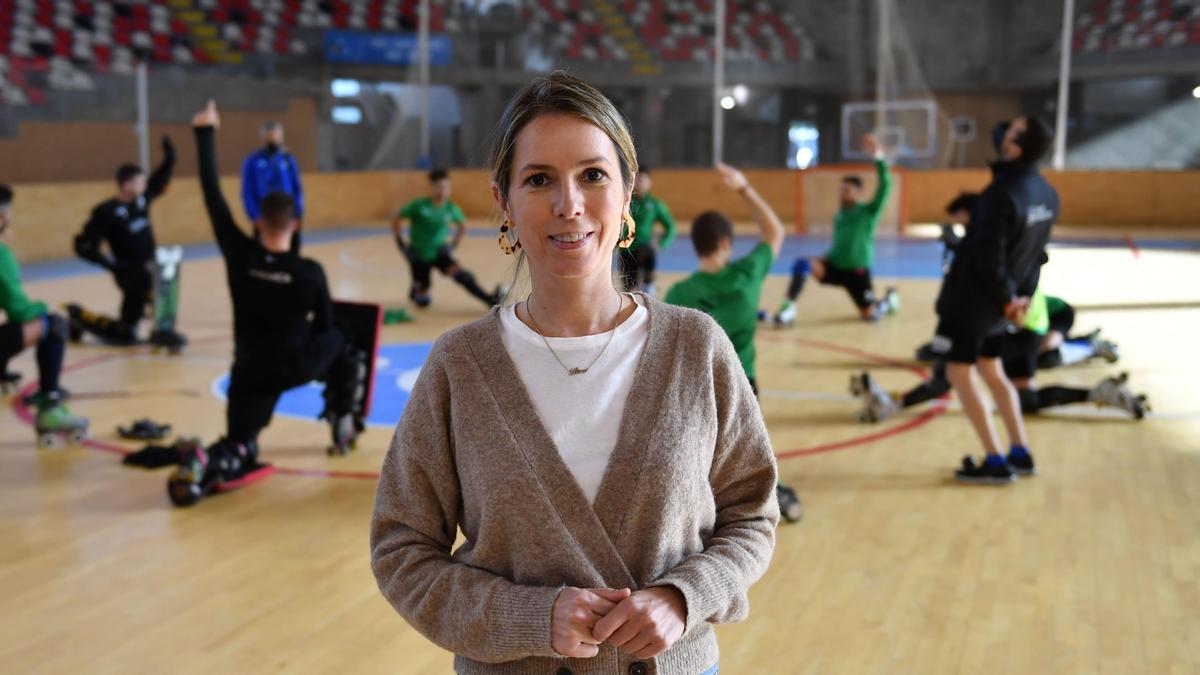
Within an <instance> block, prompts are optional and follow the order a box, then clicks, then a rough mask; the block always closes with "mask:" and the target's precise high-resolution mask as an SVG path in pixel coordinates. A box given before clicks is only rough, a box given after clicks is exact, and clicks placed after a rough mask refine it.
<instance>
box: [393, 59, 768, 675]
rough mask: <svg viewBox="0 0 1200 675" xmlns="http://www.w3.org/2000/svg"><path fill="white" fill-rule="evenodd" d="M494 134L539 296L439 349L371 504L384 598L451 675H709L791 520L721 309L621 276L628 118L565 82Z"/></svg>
mask: <svg viewBox="0 0 1200 675" xmlns="http://www.w3.org/2000/svg"><path fill="white" fill-rule="evenodd" d="M497 136H498V138H497V141H496V144H495V147H494V148H493V151H492V157H491V160H492V161H491V167H492V178H493V185H492V192H493V195H494V196H495V198H496V201H497V204H498V205H499V208H500V210H501V211H502V212H503V214H504V218H505V224H504V225H502V226H501V228H500V232H501V234H500V245H501V248H502V249H503V250H505V251H506V252H508V253H516V254H518V255H519V256H520V257H521V262H522V263H527V264H528V268H529V275H530V282H531V287H532V292H531V293H530V295H529V297H528V299H526V300H525V301H524V302H521V303H519V304H517V305H515V306H508V307H504V308H500V309H497V310H493V311H492V313H490V314H489V315H488V316H487V317H486V318H484V319H482V320H480V321H477V322H475V323H473V324H470V325H467V326H464V327H462V328H459V329H456V330H454V331H451V332H449V333H447V334H446V335H443V336H442V337H441V338H440V339H439V340H438V342H437V344H436V345H435V346H434V348H433V351H432V353H431V354H430V355H429V358H428V360H427V361H426V363H425V366H424V368H423V369H422V371H421V376H420V378H419V379H418V381H417V384H416V386H415V387H414V388H413V391H412V396H411V397H410V399H409V402H408V406H407V408H406V409H405V412H404V415H403V417H402V419H401V420H400V424H399V426H398V427H397V429H396V434H395V437H394V438H393V440H392V445H391V448H390V449H389V451H388V455H387V458H386V460H385V461H384V466H383V471H382V475H381V477H380V481H379V487H378V492H377V494H376V502H375V513H374V518H373V520H372V526H371V546H372V567H373V569H374V572H375V576H376V579H377V580H378V582H379V587H380V589H381V590H382V592H383V594H384V596H385V597H387V599H388V600H389V601H390V602H391V603H392V605H393V606H394V607H395V608H396V610H397V611H398V612H399V613H400V614H401V615H402V616H403V617H404V618H405V619H406V620H407V621H408V622H409V623H410V624H412V625H413V626H414V627H415V628H416V629H417V630H419V631H420V632H421V633H422V634H424V635H426V636H427V637H429V639H431V640H432V641H434V642H435V643H437V644H438V645H440V646H442V647H444V648H446V649H448V650H450V651H452V652H454V653H455V654H456V657H455V662H454V666H455V670H456V671H457V672H458V673H462V674H475V673H488V674H491V673H546V674H548V675H549V674H552V673H553V674H555V675H565V674H566V673H606V674H609V673H618V672H619V673H630V674H631V675H644V674H649V673H664V674H669V675H675V674H679V675H701V674H706V673H715V672H716V664H717V659H718V651H717V642H716V637H715V635H714V632H713V630H712V627H711V624H713V623H721V622H729V621H738V620H741V619H744V618H745V617H746V616H747V614H748V613H749V603H748V599H747V591H748V589H749V586H750V584H752V583H753V582H754V581H755V580H757V579H758V578H759V577H760V576H761V575H762V574H763V572H765V571H766V568H767V564H768V562H769V561H770V557H771V552H772V548H773V546H774V531H775V525H776V523H777V521H778V519H779V512H778V507H777V505H776V503H775V495H774V490H775V461H774V455H773V452H772V449H771V444H770V441H769V439H768V437H767V431H766V427H765V426H764V424H763V421H762V415H761V413H760V412H759V409H758V405H757V403H756V402H755V399H754V394H753V393H752V392H751V390H750V385H749V382H748V381H747V380H746V376H745V374H744V373H743V371H742V368H741V365H740V364H739V363H738V360H737V355H736V354H735V353H734V351H733V347H732V346H731V345H730V343H729V340H728V339H727V338H726V337H725V335H724V334H723V333H722V332H721V329H720V328H718V327H717V325H716V324H715V323H714V322H713V321H712V320H711V319H710V318H709V317H707V316H706V315H704V314H702V313H700V312H696V311H692V310H687V309H682V308H676V307H671V306H668V305H664V304H660V303H658V302H656V301H654V300H653V299H650V298H648V297H647V296H644V295H640V294H638V295H631V294H624V293H620V292H618V290H617V288H616V287H615V285H614V283H613V277H612V260H613V255H614V253H615V251H616V249H617V247H618V246H628V245H629V244H630V243H631V242H632V240H633V232H631V231H630V228H631V226H632V218H631V217H630V215H629V203H630V197H631V194H632V188H633V180H634V176H635V175H636V174H637V157H636V155H635V152H634V149H633V141H632V138H631V136H630V134H629V130H628V128H627V127H626V125H625V122H624V119H623V118H622V117H621V115H620V113H619V112H618V111H617V110H616V108H615V107H614V106H613V105H612V103H611V102H610V101H609V100H608V99H606V98H605V97H604V96H603V95H602V94H600V93H599V92H598V91H596V90H595V89H593V88H592V87H590V86H589V85H587V84H585V83H584V82H582V81H580V80H578V79H575V78H573V77H570V76H568V75H565V74H562V73H555V74H553V75H550V76H549V77H545V78H539V79H537V80H535V81H534V82H532V83H531V84H530V85H528V86H527V87H525V88H524V89H523V90H522V91H521V92H519V93H518V94H517V95H516V97H515V98H514V99H513V100H512V102H511V103H510V104H509V106H508V109H507V110H506V111H505V114H504V117H503V119H502V120H501V124H500V128H499V130H498V133H497ZM460 528H461V530H462V532H463V535H464V537H465V541H464V543H463V544H462V545H461V546H459V547H458V548H457V549H453V548H452V547H453V544H454V541H455V536H456V533H457V530H459V529H460Z"/></svg>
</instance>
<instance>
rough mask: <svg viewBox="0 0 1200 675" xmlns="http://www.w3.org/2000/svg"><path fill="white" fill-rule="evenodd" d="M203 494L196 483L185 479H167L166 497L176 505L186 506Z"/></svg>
mask: <svg viewBox="0 0 1200 675" xmlns="http://www.w3.org/2000/svg"><path fill="white" fill-rule="evenodd" d="M203 496H204V495H203V494H201V492H200V486H199V485H197V484H196V483H193V482H191V481H186V480H178V479H171V480H169V481H167V497H169V498H170V499H171V503H172V504H174V505H175V506H178V507H181V508H183V507H188V506H191V505H193V504H195V503H196V502H198V501H200V498H201V497H203Z"/></svg>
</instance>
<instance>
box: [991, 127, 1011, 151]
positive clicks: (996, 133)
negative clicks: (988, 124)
mask: <svg viewBox="0 0 1200 675" xmlns="http://www.w3.org/2000/svg"><path fill="white" fill-rule="evenodd" d="M1008 125H1009V122H1001V123H999V124H997V125H996V126H995V127H994V128H993V129H992V146H993V147H995V148H996V152H1000V146H1002V145H1004V137H1005V135H1007V134H1008Z"/></svg>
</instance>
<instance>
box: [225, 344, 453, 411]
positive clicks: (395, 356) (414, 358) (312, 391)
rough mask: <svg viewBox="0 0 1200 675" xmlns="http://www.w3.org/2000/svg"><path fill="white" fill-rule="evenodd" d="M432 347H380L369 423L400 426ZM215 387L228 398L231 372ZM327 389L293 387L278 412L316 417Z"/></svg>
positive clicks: (316, 384)
mask: <svg viewBox="0 0 1200 675" xmlns="http://www.w3.org/2000/svg"><path fill="white" fill-rule="evenodd" d="M432 349H433V343H432V342H416V343H397V344H387V345H382V346H381V347H380V348H379V359H378V360H377V361H376V362H375V395H374V399H373V402H372V404H371V414H370V415H368V416H367V424H369V425H371V426H379V427H387V428H389V429H390V428H392V427H395V426H396V422H398V421H399V420H400V414H401V413H402V412H404V405H405V404H406V403H408V394H409V392H410V391H411V390H412V386H413V384H414V383H415V382H416V380H417V375H418V374H419V373H420V372H421V366H422V365H423V364H424V363H425V358H426V357H428V356H429V352H430V351H431V350H432ZM212 390H213V393H214V394H216V395H217V397H218V398H220V399H221V400H227V398H226V397H227V395H228V392H229V374H228V373H226V374H224V375H221V376H220V377H219V378H217V380H216V382H214V383H213V387H212ZM324 391H325V385H323V384H321V383H320V382H310V383H308V384H306V385H301V386H299V387H296V388H295V389H289V390H288V391H287V392H285V393H284V394H283V396H282V397H281V398H280V399H279V403H278V404H276V405H275V414H277V415H284V416H286V417H297V418H300V419H307V420H315V419H316V418H317V416H318V415H320V414H321V410H322V409H323V408H324V405H325V404H324V399H323V398H322V394H323V392H324Z"/></svg>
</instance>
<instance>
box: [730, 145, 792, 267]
mask: <svg viewBox="0 0 1200 675" xmlns="http://www.w3.org/2000/svg"><path fill="white" fill-rule="evenodd" d="M716 168H717V171H718V172H719V173H720V174H721V179H722V180H723V181H725V185H727V186H729V187H730V188H732V189H734V190H737V192H738V194H740V195H742V198H743V199H745V200H746V203H747V204H748V205H749V206H750V213H751V214H752V215H753V217H754V222H756V223H758V229H759V231H760V232H761V233H762V240H763V243H765V244H766V245H767V246H770V247H771V257H772V259H774V258H778V257H779V251H780V250H781V249H782V248H783V239H784V236H785V235H784V229H783V223H782V222H780V220H779V216H777V215H775V210H774V209H772V208H771V205H770V204H768V203H767V200H765V199H763V198H762V195H760V194H758V192H757V191H756V190H755V189H754V186H752V185H750V182H749V181H747V180H746V176H745V175H744V174H743V173H742V172H741V171H738V170H737V169H735V168H733V167H732V166H729V165H728V164H723V163H720V162H718V163H717V165H716Z"/></svg>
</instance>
